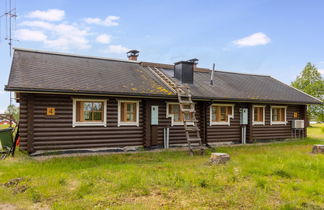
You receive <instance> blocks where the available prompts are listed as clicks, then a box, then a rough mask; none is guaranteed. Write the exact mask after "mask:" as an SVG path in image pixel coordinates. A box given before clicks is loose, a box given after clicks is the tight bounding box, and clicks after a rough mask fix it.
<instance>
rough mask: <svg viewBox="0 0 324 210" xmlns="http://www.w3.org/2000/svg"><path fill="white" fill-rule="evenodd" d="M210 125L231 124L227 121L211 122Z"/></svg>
mask: <svg viewBox="0 0 324 210" xmlns="http://www.w3.org/2000/svg"><path fill="white" fill-rule="evenodd" d="M210 125H228V126H230V125H231V124H230V123H229V122H211V123H210Z"/></svg>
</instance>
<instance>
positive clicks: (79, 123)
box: [72, 98, 107, 127]
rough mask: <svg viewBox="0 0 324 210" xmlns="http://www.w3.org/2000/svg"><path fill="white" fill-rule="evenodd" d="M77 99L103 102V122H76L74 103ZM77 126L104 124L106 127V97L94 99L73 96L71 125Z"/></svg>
mask: <svg viewBox="0 0 324 210" xmlns="http://www.w3.org/2000/svg"><path fill="white" fill-rule="evenodd" d="M77 101H88V102H103V104H104V107H103V109H104V110H103V111H104V113H103V122H77V121H76V103H77ZM77 126H104V127H107V99H96V98H88V99H86V98H82V99H81V98H73V121H72V127H77Z"/></svg>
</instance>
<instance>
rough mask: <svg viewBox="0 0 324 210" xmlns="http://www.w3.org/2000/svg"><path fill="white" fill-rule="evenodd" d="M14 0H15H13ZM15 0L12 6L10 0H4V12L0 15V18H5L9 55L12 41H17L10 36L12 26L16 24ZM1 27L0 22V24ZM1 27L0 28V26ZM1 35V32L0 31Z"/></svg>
mask: <svg viewBox="0 0 324 210" xmlns="http://www.w3.org/2000/svg"><path fill="white" fill-rule="evenodd" d="M14 1H16V0H14ZM15 6H16V2H15V4H14V7H13V8H12V2H11V0H5V12H4V13H3V14H2V15H1V16H0V18H5V34H6V35H5V40H7V41H8V45H9V55H10V56H11V51H12V42H13V41H18V40H15V39H13V38H12V35H13V26H16V18H17V14H16V7H15ZM0 23H1V19H0ZM0 27H1V24H0ZM0 29H1V28H0ZM0 35H1V33H0Z"/></svg>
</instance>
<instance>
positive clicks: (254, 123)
mask: <svg viewBox="0 0 324 210" xmlns="http://www.w3.org/2000/svg"><path fill="white" fill-rule="evenodd" d="M252 125H265V123H264V122H253V123H252Z"/></svg>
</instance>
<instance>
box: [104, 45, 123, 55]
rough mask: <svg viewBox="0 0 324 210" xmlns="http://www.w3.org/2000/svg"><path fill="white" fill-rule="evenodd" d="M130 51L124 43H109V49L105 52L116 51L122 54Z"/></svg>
mask: <svg viewBox="0 0 324 210" xmlns="http://www.w3.org/2000/svg"><path fill="white" fill-rule="evenodd" d="M127 51H129V49H128V48H126V47H124V46H122V45H109V46H108V47H107V49H105V50H104V52H105V53H115V54H122V53H126V52H127Z"/></svg>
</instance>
